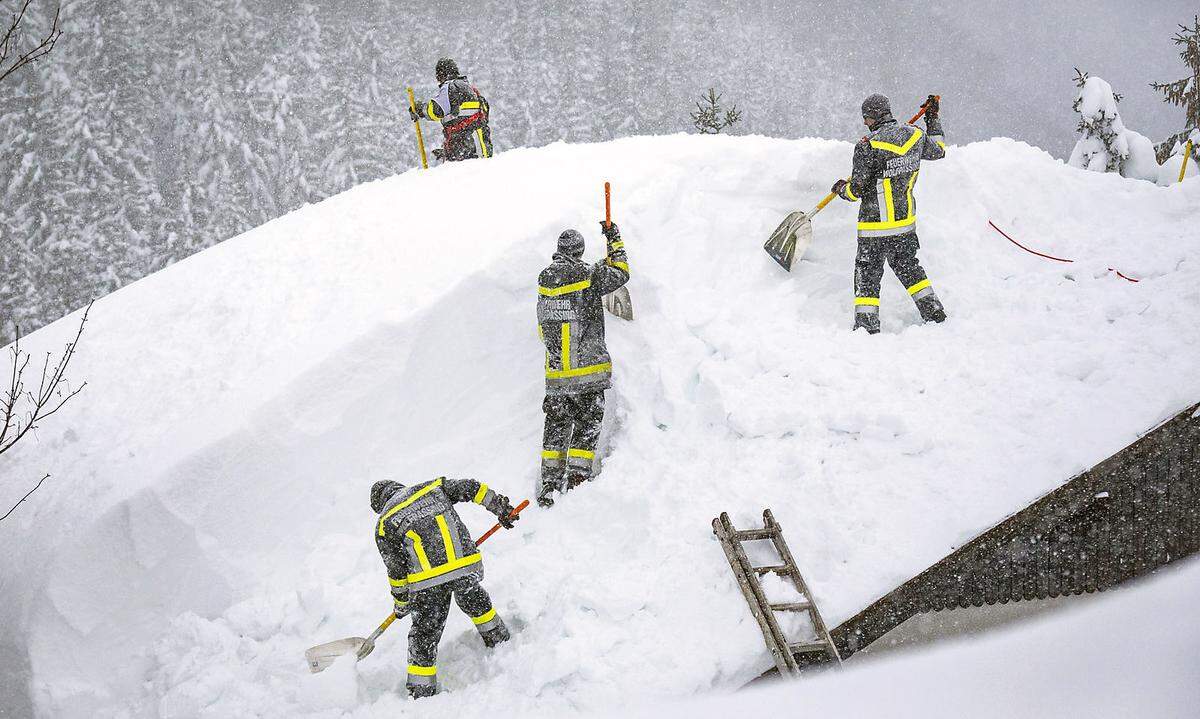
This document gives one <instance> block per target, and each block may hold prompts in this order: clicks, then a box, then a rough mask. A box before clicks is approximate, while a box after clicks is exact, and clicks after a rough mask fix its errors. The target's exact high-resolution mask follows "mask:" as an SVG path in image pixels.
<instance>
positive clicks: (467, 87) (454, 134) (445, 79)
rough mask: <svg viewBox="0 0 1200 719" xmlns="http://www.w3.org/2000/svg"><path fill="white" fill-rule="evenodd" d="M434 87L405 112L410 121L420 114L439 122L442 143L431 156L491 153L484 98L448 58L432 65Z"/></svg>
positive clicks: (454, 158) (453, 157)
mask: <svg viewBox="0 0 1200 719" xmlns="http://www.w3.org/2000/svg"><path fill="white" fill-rule="evenodd" d="M434 72H435V74H436V75H437V81H438V91H437V94H436V95H434V96H433V97H432V98H431V99H429V100H427V101H425V102H422V103H417V109H416V111H415V112H414V111H413V109H412V108H409V110H408V114H409V115H411V116H412V119H413V122H416V121H417V120H418V119H420V118H424V119H426V120H433V121H435V122H440V123H442V136H443V137H442V147H441V149H439V150H434V151H433V155H434V157H436V158H438V159H442V160H449V161H452V162H453V161H457V160H470V159H472V158H475V157H491V156H492V130H491V128H490V127H488V111H489V109H490V108H489V107H488V102H487V100H485V99H484V97H483V95H481V94H480V93H479V90H478V89H476V88H475V86H474V85H472V84H471V83H469V82H467V78H466V76H464V75H460V74H459V72H458V65H456V64H455V62H454V61H453V60H451V59H449V58H442V59H441V60H438V61H437V67H436V68H435V69H434Z"/></svg>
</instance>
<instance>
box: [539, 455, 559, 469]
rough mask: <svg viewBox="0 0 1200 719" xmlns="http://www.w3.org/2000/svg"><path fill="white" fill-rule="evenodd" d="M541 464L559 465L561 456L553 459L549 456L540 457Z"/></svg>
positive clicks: (546, 465)
mask: <svg viewBox="0 0 1200 719" xmlns="http://www.w3.org/2000/svg"><path fill="white" fill-rule="evenodd" d="M542 466H543V467H561V466H563V458H562V457H555V458H554V459H550V458H549V457H542Z"/></svg>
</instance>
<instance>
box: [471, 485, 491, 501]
mask: <svg viewBox="0 0 1200 719" xmlns="http://www.w3.org/2000/svg"><path fill="white" fill-rule="evenodd" d="M487 491H488V486H487V485H486V484H484V483H482V482H480V483H479V491H478V492H476V493H475V499H473V500H471V501H472V502H474V503H475V504H483V498H484V497H486V496H487Z"/></svg>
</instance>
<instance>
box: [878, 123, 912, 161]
mask: <svg viewBox="0 0 1200 719" xmlns="http://www.w3.org/2000/svg"><path fill="white" fill-rule="evenodd" d="M921 134H922V133H921V131H920V130H918V129H913V134H912V136H910V137H909V138H908V140H907V141H906V142H905V143H904V144H903V145H893V144H892V143H890V142H884V141H883V140H871V147H874V148H877V149H880V150H887V151H888V152H894V153H896V154H897V155H905V154H908V151H909V150H911V149H912V148H913V145H915V144H917V140H919V139H921Z"/></svg>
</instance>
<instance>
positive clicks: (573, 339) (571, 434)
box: [537, 222, 629, 507]
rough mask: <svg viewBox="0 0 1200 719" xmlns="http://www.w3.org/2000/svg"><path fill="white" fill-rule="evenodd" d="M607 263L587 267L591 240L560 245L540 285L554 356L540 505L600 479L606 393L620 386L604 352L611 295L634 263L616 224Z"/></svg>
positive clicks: (572, 238) (549, 365)
mask: <svg viewBox="0 0 1200 719" xmlns="http://www.w3.org/2000/svg"><path fill="white" fill-rule="evenodd" d="M600 228H601V231H602V232H603V233H604V237H605V238H606V239H607V241H608V253H607V256H606V257H605V258H604V259H603V260H601V261H599V262H597V263H595V264H588V263H586V262H584V261H583V259H582V258H583V244H584V243H583V235H581V234H579V232H577V231H575V230H566V231H564V232H563V233H562V234H561V235H559V237H558V251H557V252H555V253H554V262H552V263H551V264H550V266H549V267H547V268H546V269H544V270H542V273H541V275H539V277H538V302H537V318H538V332H539V334H540V335H541V338H542V343H543V344H544V345H545V348H546V399H545V401H543V402H542V410H543V411H544V412H545V413H546V426H545V431H544V433H543V435H542V477H541V485H540V487H539V488H538V493H537V500H538V504H539V505H541V506H542V507H550V506H552V505H553V504H554V497H553V493H554V492H555V491H560V492H565V491H567V490H569V489H574V488H575V487H577V486H579V485H580V484H582V483H583V482H585V481H587V480H589V479H591V477H592V464H593V461H594V460H595V457H596V442H597V440H598V439H599V438H600V425H601V423H602V422H603V421H604V390H606V389H608V388H609V387H610V386H611V384H612V358H610V357H609V355H608V348H607V347H606V346H605V344H604V306H603V303H602V302H601V299H602V298H603V297H604V295H606V294H608V293H610V292H613V291H615V290H617V289H619V288H620V287H621V286H622V285H624V284H625V283H626V282H628V281H629V258H628V257H627V256H626V254H625V243H624V242H622V241H621V234H620V231H619V230H618V229H617V226H616V225H615V224H607V225H606V224H605V223H604V222H601V223H600Z"/></svg>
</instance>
